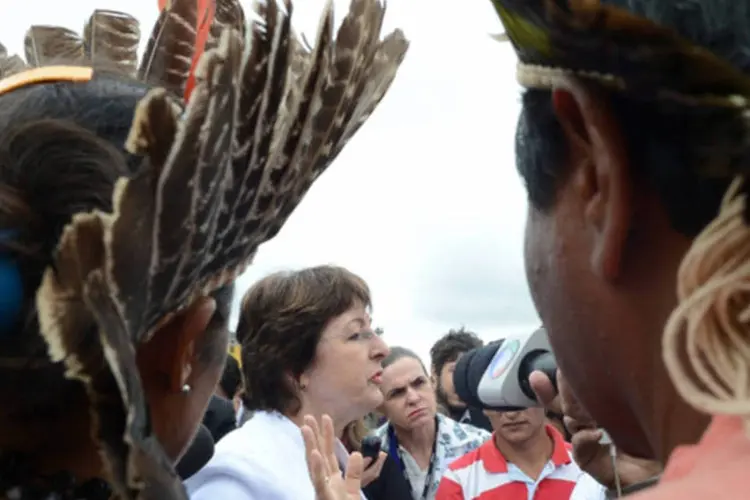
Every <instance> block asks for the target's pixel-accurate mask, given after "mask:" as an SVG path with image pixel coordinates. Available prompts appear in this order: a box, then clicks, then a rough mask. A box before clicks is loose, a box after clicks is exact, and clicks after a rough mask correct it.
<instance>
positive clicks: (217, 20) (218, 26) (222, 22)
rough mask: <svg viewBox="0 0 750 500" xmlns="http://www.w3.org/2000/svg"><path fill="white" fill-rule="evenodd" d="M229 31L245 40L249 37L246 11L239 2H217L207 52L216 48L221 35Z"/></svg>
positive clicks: (226, 0)
mask: <svg viewBox="0 0 750 500" xmlns="http://www.w3.org/2000/svg"><path fill="white" fill-rule="evenodd" d="M227 29H233V30H235V31H237V32H238V33H239V34H240V37H241V38H242V39H243V40H244V39H245V36H247V20H246V19H245V11H244V10H243V9H242V5H240V2H239V1H238V0H216V10H215V11H214V22H213V23H212V24H211V29H210V30H209V33H208V40H206V48H205V50H210V49H212V48H214V47H216V46H217V45H218V44H219V40H220V38H221V34H222V33H223V32H224V30H227Z"/></svg>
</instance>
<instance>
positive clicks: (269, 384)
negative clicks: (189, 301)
mask: <svg viewBox="0 0 750 500" xmlns="http://www.w3.org/2000/svg"><path fill="white" fill-rule="evenodd" d="M370 307H371V300H370V290H369V288H368V286H367V284H366V283H365V282H364V280H362V278H360V277H359V276H357V275H355V274H353V273H352V272H350V271H348V270H346V269H344V268H341V267H334V266H318V267H312V268H307V269H302V270H299V271H284V272H278V273H274V274H271V275H269V276H266V277H265V278H263V279H261V280H260V281H258V282H257V283H255V284H254V285H253V286H252V287H251V288H250V289H249V290H248V292H247V293H246V294H245V296H244V298H243V300H242V309H241V311H240V320H239V324H238V326H237V338H238V340H239V341H240V342H241V344H242V369H243V372H244V373H243V378H244V380H245V389H244V390H245V394H244V396H243V407H244V408H245V410H247V411H252V412H253V415H252V417H251V418H250V420H248V421H247V422H245V423H244V424H243V426H242V427H240V428H239V429H237V430H236V431H234V432H232V433H230V434H228V435H227V436H226V437H225V438H224V439H223V440H222V441H221V442H219V443H218V444H217V446H216V451H215V453H214V457H213V458H212V459H211V461H210V462H209V463H208V465H207V466H206V467H204V469H203V470H201V471H200V472H199V473H198V474H196V475H194V476H193V477H191V478H190V479H189V480H188V481H187V482H186V484H187V487H188V490H189V492H190V495H191V498H192V499H193V500H203V499H214V498H232V499H237V500H242V499H261V498H262V499H282V498H283V499H289V500H301V499H306V498H310V499H311V498H313V495H314V485H313V483H312V482H311V481H310V480H304V478H303V477H302V476H304V475H305V474H306V471H307V463H306V454H305V447H304V441H303V435H302V433H301V432H300V427H302V426H303V425H305V416H306V415H311V416H317V417H316V418H320V416H322V415H324V414H325V415H329V416H330V418H331V419H332V422H333V428H334V432H335V436H341V435H342V434H343V431H344V428H345V427H346V425H347V424H349V423H350V422H352V421H355V420H359V419H361V418H363V417H364V416H365V415H366V414H367V413H368V412H370V411H372V410H373V409H375V408H376V407H377V406H378V405H380V404H381V403H382V401H383V396H382V394H381V392H380V389H379V384H380V382H381V376H382V371H383V368H382V366H381V363H382V361H383V359H384V358H385V356H386V355H387V354H388V347H387V346H386V344H385V343H384V342H383V340H382V339H381V338H380V337H379V336H377V335H375V334H374V332H373V331H372V326H371V324H370V314H369V309H370ZM333 452H334V453H335V454H336V456H337V457H338V460H339V463H340V464H341V465H344V464H345V463H346V459H347V456H348V452H347V450H346V449H345V447H344V446H343V444H342V443H341V442H340V441H338V440H337V441H336V446H335V450H333ZM289 478H294V481H290V480H289Z"/></svg>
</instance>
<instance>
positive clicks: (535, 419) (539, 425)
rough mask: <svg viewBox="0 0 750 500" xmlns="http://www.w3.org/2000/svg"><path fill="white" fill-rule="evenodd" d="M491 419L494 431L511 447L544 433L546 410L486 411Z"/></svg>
mask: <svg viewBox="0 0 750 500" xmlns="http://www.w3.org/2000/svg"><path fill="white" fill-rule="evenodd" d="M484 414H485V415H487V418H489V419H490V423H491V424H492V430H493V431H495V433H496V434H498V435H499V436H500V438H501V439H502V440H503V441H506V442H508V443H510V444H511V445H520V444H523V443H526V442H527V441H528V440H529V439H532V438H534V437H536V436H537V435H539V433H541V432H544V421H545V419H544V410H543V409H542V408H528V409H526V410H521V411H490V410H485V412H484Z"/></svg>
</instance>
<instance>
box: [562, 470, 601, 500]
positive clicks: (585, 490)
mask: <svg viewBox="0 0 750 500" xmlns="http://www.w3.org/2000/svg"><path fill="white" fill-rule="evenodd" d="M606 499H607V488H605V487H604V486H603V485H601V484H599V483H598V482H596V479H594V478H593V477H591V476H590V475H588V474H586V473H583V474H581V476H580V477H579V478H578V481H577V482H576V485H575V488H573V492H572V493H571V494H570V500H606Z"/></svg>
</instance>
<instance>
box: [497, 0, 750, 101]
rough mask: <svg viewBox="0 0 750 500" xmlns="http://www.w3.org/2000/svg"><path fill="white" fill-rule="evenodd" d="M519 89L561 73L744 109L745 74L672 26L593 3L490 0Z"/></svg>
mask: <svg viewBox="0 0 750 500" xmlns="http://www.w3.org/2000/svg"><path fill="white" fill-rule="evenodd" d="M491 1H492V4H493V6H494V7H495V10H496V11H497V13H498V15H499V17H500V20H501V21H502V23H503V25H504V27H505V30H506V32H505V34H504V35H503V37H502V38H507V39H508V40H510V41H511V43H512V44H513V47H514V48H515V51H516V53H517V54H518V58H519V64H518V69H517V76H518V80H519V83H520V84H521V85H523V86H525V87H527V88H537V89H549V88H552V87H554V86H555V84H556V82H559V81H560V78H561V77H565V76H576V77H579V78H584V79H588V80H592V81H596V82H598V83H600V84H602V85H604V86H606V87H608V88H610V89H613V90H616V91H620V92H624V93H628V94H629V95H633V96H635V97H636V98H637V97H638V96H640V97H643V98H645V99H670V100H674V101H678V102H681V103H684V104H689V105H708V106H719V107H731V108H747V107H748V106H749V105H750V78H749V77H748V75H745V74H744V73H742V72H741V71H740V70H739V69H737V68H735V67H734V66H732V65H731V64H729V63H728V62H726V61H724V60H723V59H721V58H720V57H718V56H716V55H715V54H714V53H712V52H711V51H709V50H707V49H705V48H703V47H699V46H696V45H695V44H693V43H691V42H690V41H688V40H686V39H684V38H683V37H681V36H680V35H679V34H677V33H676V32H675V31H673V30H671V29H669V28H666V27H663V26H660V25H658V24H656V23H653V22H651V21H650V20H648V19H645V18H642V17H639V16H637V15H635V14H632V13H630V12H628V11H626V10H624V9H621V8H618V7H614V6H611V5H603V4H602V3H600V1H599V0H491Z"/></svg>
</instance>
